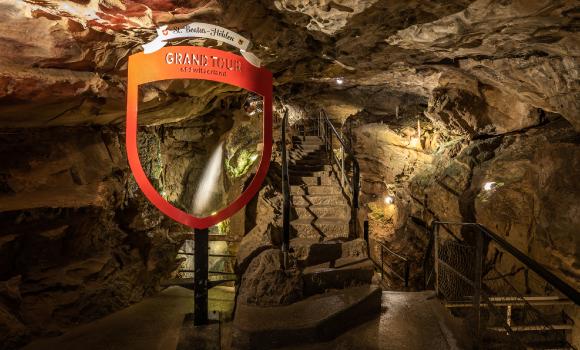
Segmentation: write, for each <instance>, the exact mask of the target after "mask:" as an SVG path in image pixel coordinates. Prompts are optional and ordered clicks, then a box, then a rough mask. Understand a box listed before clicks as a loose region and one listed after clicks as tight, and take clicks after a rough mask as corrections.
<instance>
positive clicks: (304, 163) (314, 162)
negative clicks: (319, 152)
mask: <svg viewBox="0 0 580 350" xmlns="http://www.w3.org/2000/svg"><path fill="white" fill-rule="evenodd" d="M288 165H290V166H294V167H299V168H302V167H312V166H319V165H328V160H326V159H317V158H309V159H288Z"/></svg>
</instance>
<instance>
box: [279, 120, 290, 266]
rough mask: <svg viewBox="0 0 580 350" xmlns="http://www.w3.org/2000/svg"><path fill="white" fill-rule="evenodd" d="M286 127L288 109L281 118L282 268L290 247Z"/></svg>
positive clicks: (285, 264)
mask: <svg viewBox="0 0 580 350" xmlns="http://www.w3.org/2000/svg"><path fill="white" fill-rule="evenodd" d="M287 127H288V110H285V111H284V117H283V118H282V141H281V142H282V144H281V145H280V147H281V148H282V196H283V198H284V203H283V205H282V206H283V207H282V230H283V234H282V253H283V254H284V259H283V264H284V269H286V268H287V267H288V251H289V249H290V177H289V176H288V151H287V149H286V128H287Z"/></svg>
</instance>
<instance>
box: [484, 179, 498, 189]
mask: <svg viewBox="0 0 580 350" xmlns="http://www.w3.org/2000/svg"><path fill="white" fill-rule="evenodd" d="M495 186H496V183H495V182H493V181H489V182H486V183H484V184H483V189H484V190H485V191H491V190H493V189H494V188H495Z"/></svg>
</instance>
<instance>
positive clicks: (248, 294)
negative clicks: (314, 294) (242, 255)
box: [237, 249, 303, 306]
mask: <svg viewBox="0 0 580 350" xmlns="http://www.w3.org/2000/svg"><path fill="white" fill-rule="evenodd" d="M302 288H303V284H302V277H301V274H300V272H299V271H298V270H286V271H284V269H283V267H282V252H281V251H280V250H279V249H268V250H265V251H263V252H262V253H260V255H258V256H257V257H256V258H254V259H253V260H252V262H251V263H250V265H249V266H248V268H247V270H246V273H245V274H244V275H243V277H242V281H241V283H240V292H239V295H238V299H237V300H238V302H239V303H242V304H248V305H259V306H275V305H288V304H291V303H293V302H295V301H298V300H300V299H301V298H302V293H303V290H302Z"/></svg>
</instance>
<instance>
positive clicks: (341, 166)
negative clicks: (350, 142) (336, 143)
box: [340, 146, 344, 188]
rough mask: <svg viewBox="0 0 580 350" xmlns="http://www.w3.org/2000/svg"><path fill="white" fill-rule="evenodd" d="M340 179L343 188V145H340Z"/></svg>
mask: <svg viewBox="0 0 580 350" xmlns="http://www.w3.org/2000/svg"><path fill="white" fill-rule="evenodd" d="M340 153H341V154H340V163H341V164H340V180H341V182H342V188H344V146H340Z"/></svg>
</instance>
